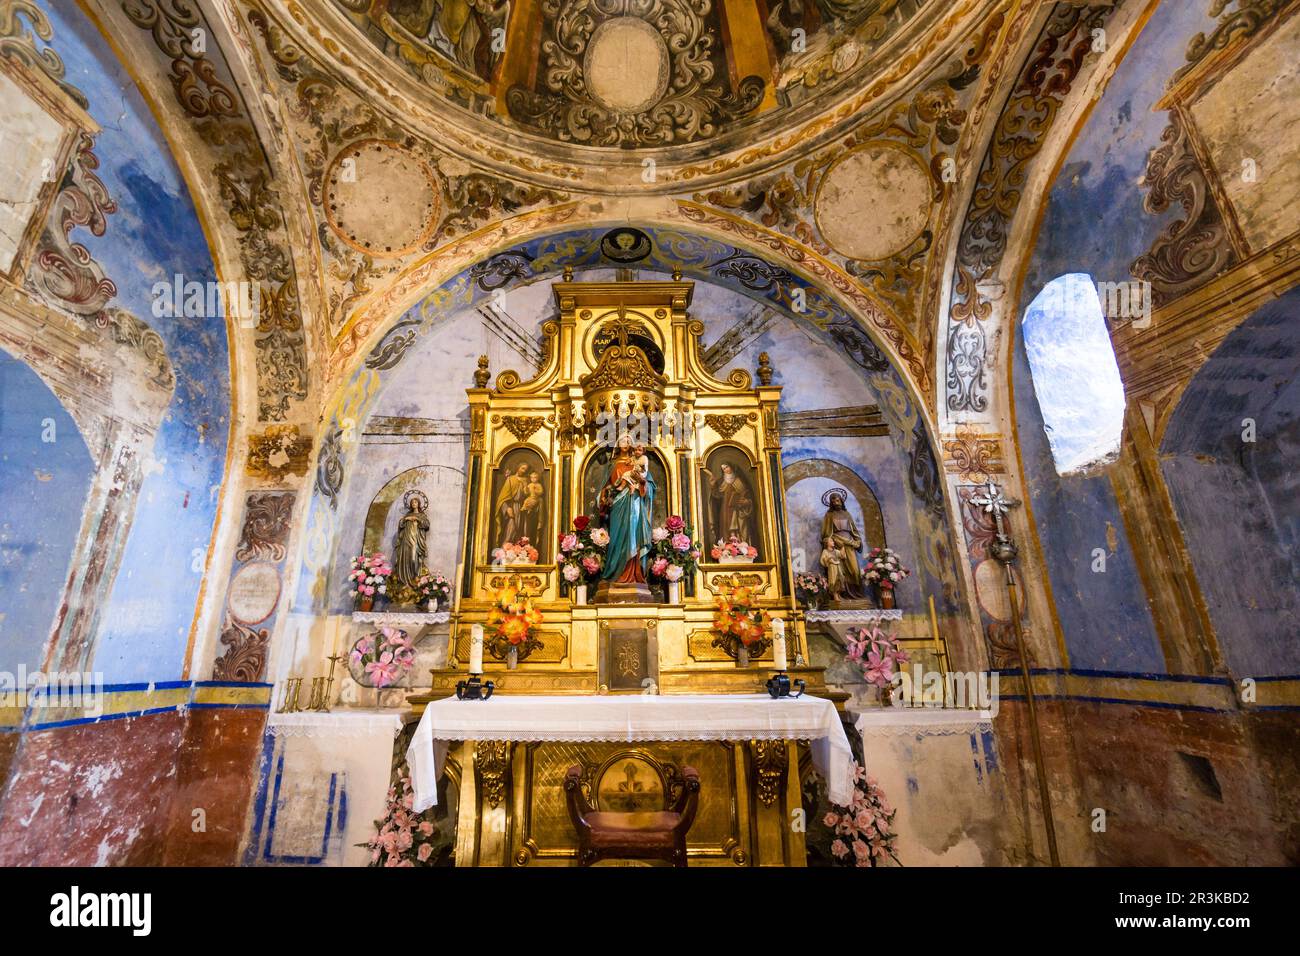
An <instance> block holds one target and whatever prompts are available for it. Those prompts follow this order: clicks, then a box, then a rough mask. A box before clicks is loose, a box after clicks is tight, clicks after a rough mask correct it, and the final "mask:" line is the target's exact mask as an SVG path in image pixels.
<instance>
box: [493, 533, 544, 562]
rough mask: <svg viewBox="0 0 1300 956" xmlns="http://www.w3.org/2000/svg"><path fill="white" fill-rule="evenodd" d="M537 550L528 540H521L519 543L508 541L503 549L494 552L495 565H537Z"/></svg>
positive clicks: (502, 546)
mask: <svg viewBox="0 0 1300 956" xmlns="http://www.w3.org/2000/svg"><path fill="white" fill-rule="evenodd" d="M537 558H538V554H537V549H536V548H534V547H533V546H532V544H531V542H529V540H528V539H527V538H520V539H519V540H518V541H507V542H506V543H505V544H503V545H501V547H499V548H496V549H494V550H493V551H492V563H493V564H503V565H508V564H536V563H537Z"/></svg>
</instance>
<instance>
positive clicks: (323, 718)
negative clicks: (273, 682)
mask: <svg viewBox="0 0 1300 956" xmlns="http://www.w3.org/2000/svg"><path fill="white" fill-rule="evenodd" d="M267 730H268V731H269V732H270V734H271V735H272V736H273V737H396V736H397V735H398V734H399V733H401V730H402V718H401V715H400V714H397V713H395V712H389V713H377V712H375V711H364V712H360V713H349V712H348V711H345V710H342V711H332V712H330V713H327V714H318V713H315V712H312V713H306V714H302V713H299V714H276V713H273V714H271V715H270V717H269V718H268V719H267Z"/></svg>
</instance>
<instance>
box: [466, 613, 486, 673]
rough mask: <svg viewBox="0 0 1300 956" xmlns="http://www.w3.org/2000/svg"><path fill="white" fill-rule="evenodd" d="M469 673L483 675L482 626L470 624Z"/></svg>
mask: <svg viewBox="0 0 1300 956" xmlns="http://www.w3.org/2000/svg"><path fill="white" fill-rule="evenodd" d="M469 672H470V673H471V674H482V673H483V625H482V624H472V625H470V629H469Z"/></svg>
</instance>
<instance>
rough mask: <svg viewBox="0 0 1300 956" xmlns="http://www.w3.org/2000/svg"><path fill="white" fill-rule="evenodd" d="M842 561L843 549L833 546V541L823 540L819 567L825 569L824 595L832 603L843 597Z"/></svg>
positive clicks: (843, 575)
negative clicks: (828, 597) (826, 595)
mask: <svg viewBox="0 0 1300 956" xmlns="http://www.w3.org/2000/svg"><path fill="white" fill-rule="evenodd" d="M844 561H845V554H844V549H843V548H840V547H838V546H837V545H836V544H835V539H834V538H830V537H827V538H823V539H822V556H821V566H822V567H823V568H825V569H826V593H827V594H828V595H829V596H830V599H831V600H832V601H838V600H839V599H840V598H842V597H843V596H844V585H845V583H846V581H845V572H844Z"/></svg>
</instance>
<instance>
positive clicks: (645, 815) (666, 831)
mask: <svg viewBox="0 0 1300 956" xmlns="http://www.w3.org/2000/svg"><path fill="white" fill-rule="evenodd" d="M682 780H683V786H682V792H681V794H680V795H679V796H678V798H677V801H676V803H675V804H674V805H673V806H672V807H671V808H670V809H666V810H659V811H655V812H640V813H611V812H604V811H600V810H596V809H594V808H593V807H592V806H591V804H590V803H588V802H587V797H586V795H585V794H584V793H583V792H582V767H581V766H580V765H579V764H574V765H573V766H572V767H570V768H569V770H568V772H567V773H566V774H565V775H564V790H565V795H566V798H567V800H568V804H569V817H570V819H572V820H573V828H574V829H575V830H576V831H577V832H578V865H579V866H591V864H593V863H595V862H596V861H597V860H600V859H607V858H613V859H635V860H666V861H668V862H669V863H671V864H672V865H673V866H685V865H686V833H687V831H688V830H690V828H691V824H692V823H694V822H695V811H696V810H697V809H698V807H699V802H700V775H699V773H698V772H697V771H696V770H695V768H694V767H683V768H682Z"/></svg>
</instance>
